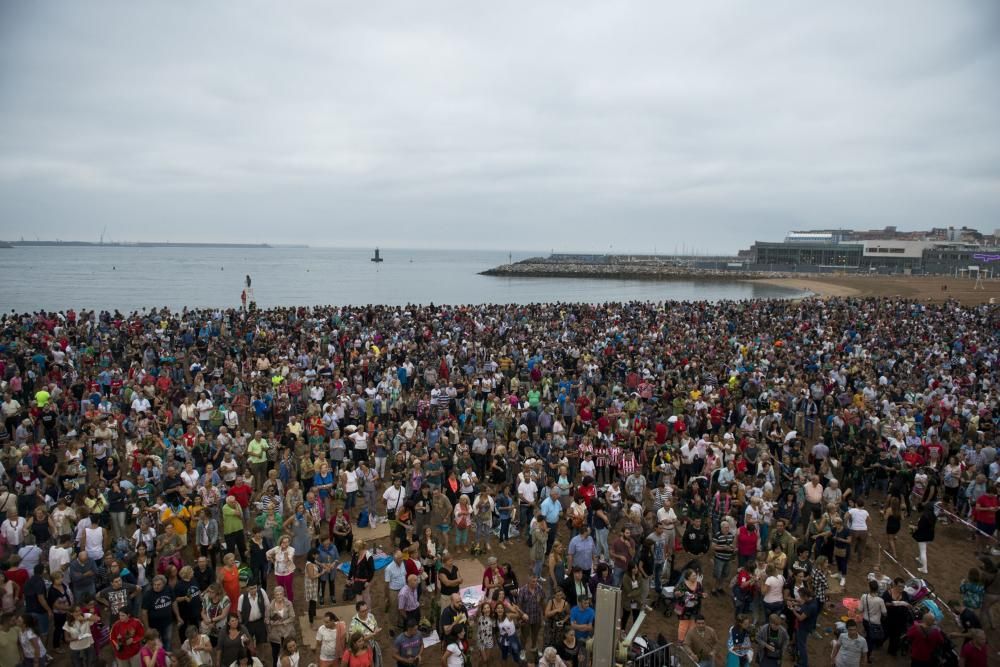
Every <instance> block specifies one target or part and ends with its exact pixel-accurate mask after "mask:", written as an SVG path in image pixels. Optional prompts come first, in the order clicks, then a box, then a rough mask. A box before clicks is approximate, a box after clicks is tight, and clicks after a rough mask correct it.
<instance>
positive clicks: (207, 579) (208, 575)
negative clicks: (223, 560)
mask: <svg viewBox="0 0 1000 667" xmlns="http://www.w3.org/2000/svg"><path fill="white" fill-rule="evenodd" d="M194 580H195V582H196V583H197V584H198V588H199V589H201V590H202V591H205V590H208V587H209V586H211V585H212V584H214V583H215V568H213V567H212V566H209V567H208V568H207V569H205V570H202V569H201V568H199V567H197V566H196V567H195V568H194Z"/></svg>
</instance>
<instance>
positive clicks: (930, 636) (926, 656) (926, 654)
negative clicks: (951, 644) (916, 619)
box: [906, 623, 944, 662]
mask: <svg viewBox="0 0 1000 667" xmlns="http://www.w3.org/2000/svg"><path fill="white" fill-rule="evenodd" d="M906 636H907V637H908V638H909V639H910V659H912V660H913V661H918V660H919V661H923V662H930V661H931V658H932V657H933V656H934V649H936V648H937V647H938V645H939V644H941V643H942V642H944V635H942V634H941V631H940V630H938V629H937V628H931V629H930V630H928V629H926V628H925V627H924V626H923V624H921V623H914V624H913V625H911V626H910V629H909V630H907V631H906Z"/></svg>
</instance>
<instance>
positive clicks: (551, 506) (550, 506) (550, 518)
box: [541, 496, 562, 523]
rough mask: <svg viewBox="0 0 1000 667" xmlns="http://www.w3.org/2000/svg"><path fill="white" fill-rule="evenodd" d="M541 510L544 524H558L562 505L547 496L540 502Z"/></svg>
mask: <svg viewBox="0 0 1000 667" xmlns="http://www.w3.org/2000/svg"><path fill="white" fill-rule="evenodd" d="M541 510H542V515H543V516H544V517H545V521H546V523H559V515H561V514H562V503H560V502H559V501H558V500H552V496H549V497H548V498H546V499H545V500H543V501H542V507H541Z"/></svg>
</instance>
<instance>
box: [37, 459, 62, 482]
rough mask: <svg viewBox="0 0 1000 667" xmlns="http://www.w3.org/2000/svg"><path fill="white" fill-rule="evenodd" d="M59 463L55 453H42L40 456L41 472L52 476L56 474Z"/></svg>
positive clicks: (39, 468)
mask: <svg viewBox="0 0 1000 667" xmlns="http://www.w3.org/2000/svg"><path fill="white" fill-rule="evenodd" d="M57 464H58V460H57V459H56V455H55V454H42V455H41V456H39V457H38V470H39V472H43V473H45V474H46V475H48V476H50V477H51V476H53V475H55V474H56V465H57Z"/></svg>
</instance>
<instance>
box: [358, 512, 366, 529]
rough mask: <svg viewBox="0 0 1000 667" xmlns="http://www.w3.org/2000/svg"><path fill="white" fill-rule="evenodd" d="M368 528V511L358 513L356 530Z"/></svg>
mask: <svg viewBox="0 0 1000 667" xmlns="http://www.w3.org/2000/svg"><path fill="white" fill-rule="evenodd" d="M367 527H368V510H361V511H360V512H358V528H367Z"/></svg>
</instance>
